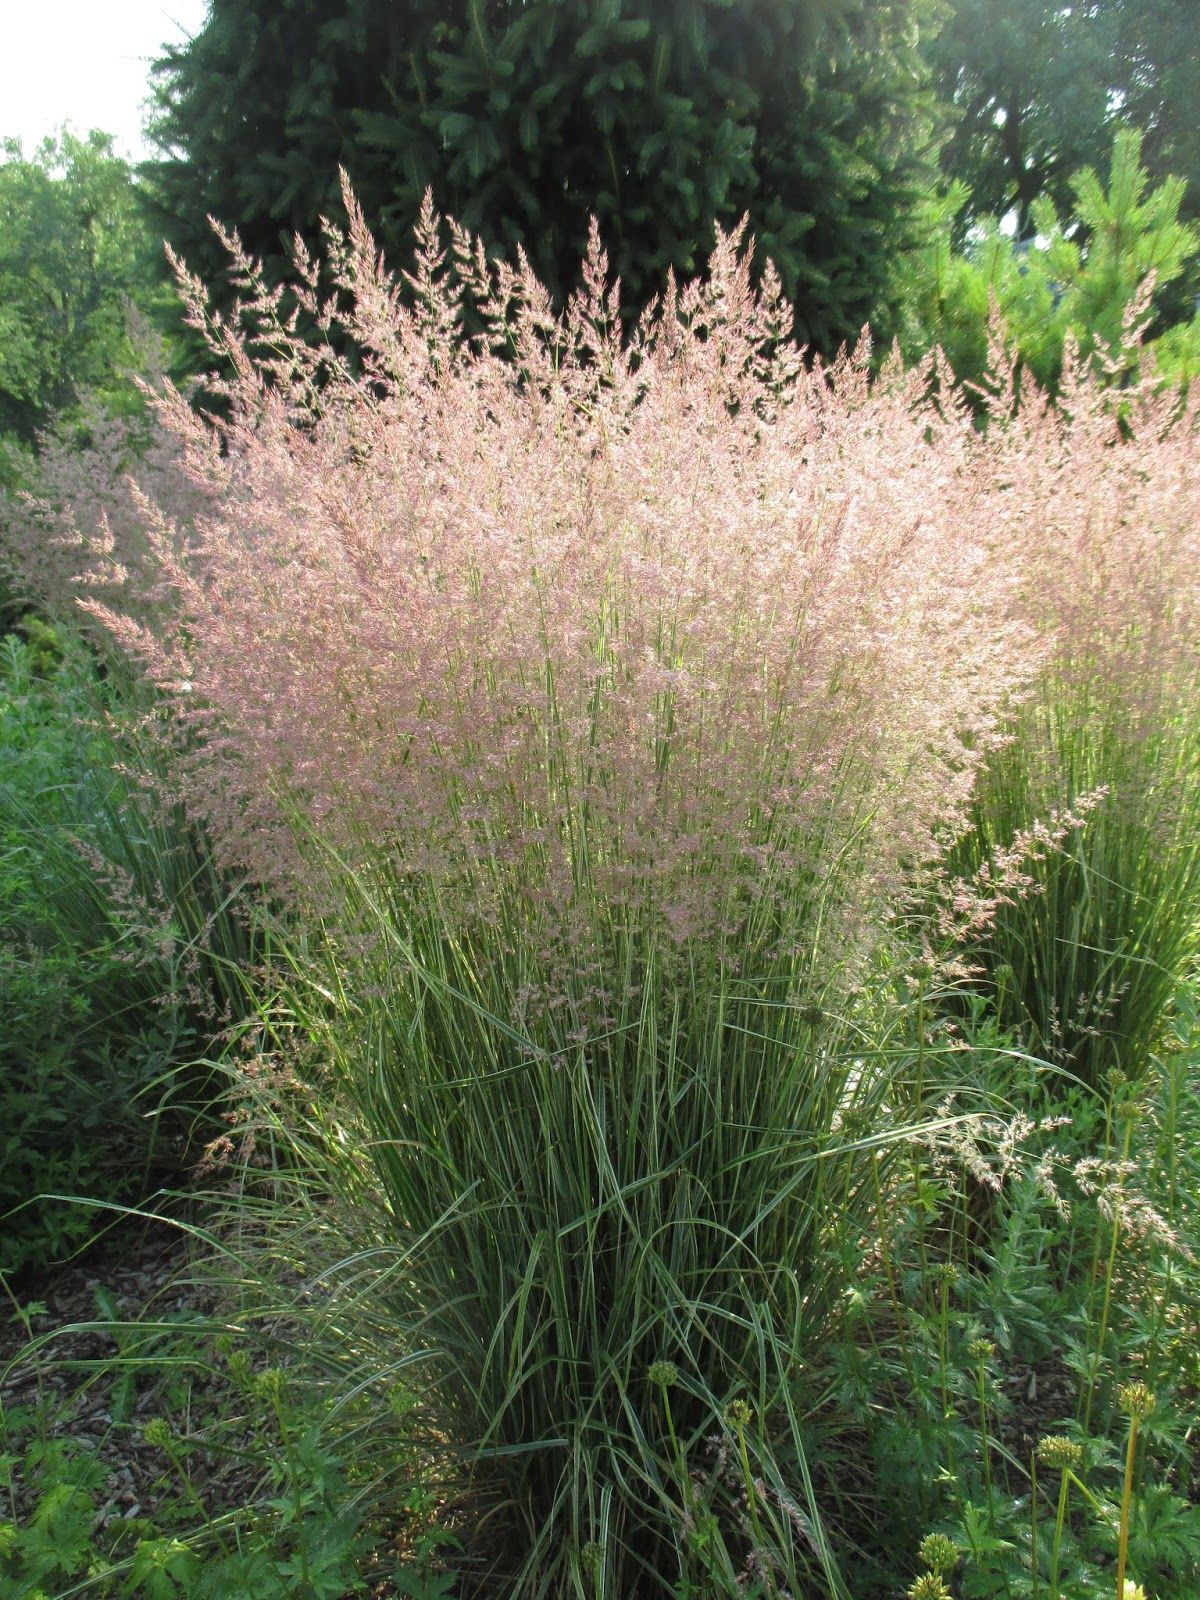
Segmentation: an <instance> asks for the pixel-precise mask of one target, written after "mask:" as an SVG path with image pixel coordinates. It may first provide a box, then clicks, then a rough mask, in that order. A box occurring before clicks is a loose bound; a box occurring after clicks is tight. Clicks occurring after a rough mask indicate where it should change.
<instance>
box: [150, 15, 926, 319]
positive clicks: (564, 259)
mask: <svg viewBox="0 0 1200 1600" xmlns="http://www.w3.org/2000/svg"><path fill="white" fill-rule="evenodd" d="M935 9H936V0H736V3H734V0H405V3H404V4H395V3H393V0H212V5H211V9H210V13H209V17H208V21H207V23H206V25H205V27H204V28H203V29H202V31H201V32H200V33H199V34H198V35H197V36H196V37H195V38H194V39H193V40H191V41H190V42H189V43H187V44H185V45H183V46H181V47H178V48H175V49H172V50H170V51H168V53H167V55H166V57H165V58H164V60H163V61H162V62H161V63H160V64H159V79H158V82H159V108H158V115H157V120H156V124H155V136H156V138H157V140H158V142H159V146H160V148H161V150H162V158H161V159H160V160H159V161H157V162H156V163H153V164H152V165H151V167H150V168H149V169H148V172H147V176H148V177H149V179H150V181H151V184H152V188H153V192H154V194H155V196H156V199H157V204H158V207H159V211H160V216H159V221H160V223H161V225H162V228H163V231H164V232H165V233H166V234H167V235H168V237H169V238H170V239H171V241H172V243H173V244H175V245H176V246H177V247H179V248H180V249H181V250H182V251H183V253H184V254H185V255H186V256H187V258H188V260H189V262H190V263H191V264H192V265H193V266H194V267H195V268H196V269H197V270H198V271H199V272H200V273H201V274H202V275H204V276H206V277H207V278H209V280H210V281H211V280H212V278H213V277H214V276H215V275H216V274H218V273H219V272H220V271H221V270H222V267H223V265H224V261H223V257H222V255H221V252H220V251H219V248H218V247H217V246H216V244H215V241H213V240H212V239H211V237H210V235H209V233H208V230H207V227H206V223H205V217H206V215H211V216H214V217H217V218H219V219H220V220H221V221H222V222H224V223H227V224H231V225H234V226H236V227H237V228H238V229H239V231H240V232H241V234H242V237H243V240H244V241H245V243H246V245H247V247H248V248H249V249H250V251H251V252H252V253H253V254H255V255H257V256H260V257H262V258H263V259H264V261H265V263H266V266H267V270H268V273H269V274H271V273H281V270H282V266H283V260H284V257H285V254H286V248H287V243H288V241H289V240H290V238H291V236H292V235H293V233H296V232H298V233H300V234H301V235H302V236H303V237H305V238H306V240H309V241H310V242H311V241H312V239H313V238H314V236H315V234H316V233H317V230H318V218H319V217H320V216H321V215H322V214H326V215H328V216H330V217H335V216H336V215H337V214H338V202H337V169H338V167H339V166H343V167H345V169H346V170H347V172H348V173H349V175H350V178H351V181H352V183H353V185H354V188H355V190H356V192H357V194H358V196H359V198H360V200H361V201H362V203H363V206H364V210H365V211H366V214H367V216H368V218H369V219H370V221H371V223H372V225H373V226H374V227H375V228H376V230H377V233H378V236H379V238H380V242H381V244H382V245H383V247H384V249H385V251H386V253H387V254H388V255H389V257H390V258H392V259H394V260H400V259H403V257H404V256H405V254H406V253H407V250H408V246H409V235H410V229H411V227H412V224H413V221H414V219H415V217H416V214H417V210H418V207H419V204H420V200H421V197H422V194H423V192H424V191H425V189H426V188H427V187H429V188H431V189H432V191H433V195H434V200H435V202H436V204H437V205H438V207H439V208H441V209H442V210H443V211H445V212H449V213H451V214H453V215H454V216H456V217H458V218H459V219H460V220H461V221H462V222H463V223H464V224H465V225H467V226H468V227H469V228H471V229H472V230H473V231H475V232H477V233H479V234H480V235H481V236H482V237H483V239H484V241H485V243H486V245H487V247H488V248H489V250H491V251H494V252H495V253H497V254H503V255H505V256H507V257H509V258H512V257H513V256H514V255H515V252H516V249H517V247H518V246H520V247H522V248H523V249H524V250H525V251H526V253H527V254H528V256H529V258H530V260H531V263H532V265H533V267H534V269H535V270H536V272H537V273H538V274H539V276H540V277H541V278H542V280H543V281H544V282H545V283H546V284H547V285H548V286H549V287H550V289H551V291H552V292H553V293H555V294H558V295H561V294H562V293H563V292H564V291H565V290H566V288H567V287H569V286H570V285H571V284H573V283H574V281H575V279H576V274H577V269H578V264H579V261H580V259H581V258H582V255H583V252H584V249H585V246H586V240H587V228H588V219H589V216H590V215H591V214H595V216H596V217H597V218H598V219H599V223H600V227H601V232H602V235H603V237H604V240H605V244H606V246H607V247H608V249H609V252H610V256H611V260H612V264H613V267H614V269H615V270H616V271H617V272H618V273H619V274H620V277H621V281H622V304H623V307H624V308H625V309H626V310H628V311H635V310H638V309H640V308H641V306H642V305H644V304H645V302H646V301H647V300H648V298H649V297H650V296H651V295H652V294H653V293H655V292H657V291H658V290H659V289H660V288H661V287H662V284H663V282H664V279H665V276H666V273H667V269H668V268H674V269H675V270H676V272H678V273H681V274H683V273H691V272H693V271H695V270H696V268H697V267H698V266H699V265H700V264H701V263H702V262H703V260H704V259H705V257H706V256H707V254H708V251H709V249H710V248H711V246H712V243H713V237H714V232H713V225H714V223H716V222H720V223H722V224H724V225H725V226H728V225H730V224H732V223H734V222H736V220H737V219H738V218H739V217H740V216H741V215H742V214H743V213H745V212H748V213H749V216H750V224H751V229H752V231H753V233H754V234H755V236H756V238H757V241H758V254H759V259H760V260H762V259H765V258H766V257H768V256H769V257H770V258H771V259H773V260H774V262H775V264H776V266H777V267H778V269H779V271H780V274H781V276H782V279H783V283H784V287H785V290H786V291H787V293H788V294H789V295H790V296H791V297H793V298H794V300H795V303H796V309H797V321H798V330H799V332H800V334H801V336H802V337H803V338H805V339H806V340H808V341H811V342H812V343H814V344H815V345H816V346H818V347H819V348H822V349H830V348H832V347H834V346H836V345H837V344H838V343H839V342H840V341H841V340H843V339H845V338H847V337H850V336H853V335H854V334H855V333H856V332H857V330H858V328H859V327H860V326H861V324H862V323H863V322H864V321H865V320H866V318H867V317H868V315H870V314H871V312H872V311H873V310H874V309H875V306H876V302H877V299H878V296H879V295H880V293H881V291H882V288H883V285H884V284H885V282H886V281H887V267H888V263H889V259H890V258H891V257H892V256H893V255H894V253H895V250H896V249H897V247H898V246H899V245H900V244H901V243H902V242H903V238H904V234H905V227H906V223H905V218H906V216H907V214H908V212H909V210H910V208H911V204H912V202H913V200H914V198H915V196H916V195H917V193H918V192H919V191H920V188H921V186H922V185H923V184H924V183H925V182H926V181H927V179H928V176H929V166H930V161H931V158H932V144H933V142H934V134H935V130H936V128H937V125H938V121H937V119H938V112H937V109H936V105H935V102H934V99H933V96H932V93H931V90H930V88H929V81H928V78H929V75H928V68H927V66H926V64H925V62H924V60H923V58H922V56H921V54H920V51H919V49H918V45H919V32H918V24H919V23H921V22H922V21H924V20H926V19H928V18H929V17H930V16H931V14H932V13H933V12H934V10H935Z"/></svg>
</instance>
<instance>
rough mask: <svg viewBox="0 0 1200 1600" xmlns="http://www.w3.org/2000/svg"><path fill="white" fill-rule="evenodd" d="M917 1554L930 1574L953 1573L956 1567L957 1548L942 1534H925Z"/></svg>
mask: <svg viewBox="0 0 1200 1600" xmlns="http://www.w3.org/2000/svg"><path fill="white" fill-rule="evenodd" d="M917 1554H918V1556H919V1557H920V1558H921V1560H922V1562H923V1563H924V1564H925V1566H927V1567H928V1568H929V1570H930V1571H931V1572H953V1571H954V1569H955V1567H956V1566H957V1565H958V1546H957V1545H956V1544H955V1542H954V1540H953V1539H948V1538H947V1537H946V1535H945V1534H944V1533H927V1534H926V1535H925V1537H924V1538H923V1539H922V1540H921V1543H920V1545H919V1547H918V1549H917Z"/></svg>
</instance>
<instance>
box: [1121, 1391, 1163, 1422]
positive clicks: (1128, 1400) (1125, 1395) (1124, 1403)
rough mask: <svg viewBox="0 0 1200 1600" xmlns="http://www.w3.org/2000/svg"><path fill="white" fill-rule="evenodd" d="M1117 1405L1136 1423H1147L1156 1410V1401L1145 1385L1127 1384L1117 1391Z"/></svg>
mask: <svg viewBox="0 0 1200 1600" xmlns="http://www.w3.org/2000/svg"><path fill="white" fill-rule="evenodd" d="M1117 1404H1118V1405H1119V1406H1120V1407H1121V1410H1122V1411H1123V1412H1124V1413H1125V1415H1126V1416H1127V1417H1132V1418H1133V1420H1134V1422H1145V1420H1146V1418H1147V1417H1148V1416H1150V1414H1151V1413H1152V1412H1153V1410H1154V1405H1155V1399H1154V1396H1153V1394H1151V1392H1150V1390H1149V1389H1148V1388H1147V1387H1146V1385H1145V1384H1144V1383H1141V1382H1138V1383H1125V1384H1122V1385H1121V1387H1120V1388H1119V1389H1118V1390H1117Z"/></svg>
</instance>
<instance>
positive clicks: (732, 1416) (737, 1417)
mask: <svg viewBox="0 0 1200 1600" xmlns="http://www.w3.org/2000/svg"><path fill="white" fill-rule="evenodd" d="M725 1421H726V1422H727V1423H728V1424H729V1426H730V1427H731V1428H736V1429H737V1430H738V1432H739V1433H741V1431H742V1430H743V1429H744V1428H748V1427H749V1426H750V1424H751V1423H752V1422H753V1421H754V1412H753V1411H751V1409H750V1407H749V1405H747V1403H746V1401H745V1400H731V1401H730V1402H729V1404H728V1405H727V1406H726V1407H725Z"/></svg>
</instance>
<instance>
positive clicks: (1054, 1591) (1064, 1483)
mask: <svg viewBox="0 0 1200 1600" xmlns="http://www.w3.org/2000/svg"><path fill="white" fill-rule="evenodd" d="M1070 1482H1071V1474H1070V1473H1069V1472H1068V1471H1067V1469H1066V1468H1065V1467H1064V1468H1063V1472H1062V1477H1061V1479H1060V1481H1059V1485H1058V1510H1057V1512H1056V1514H1055V1517H1054V1543H1053V1545H1052V1546H1051V1547H1050V1600H1059V1592H1058V1567H1059V1559H1060V1556H1061V1554H1062V1536H1063V1526H1064V1524H1065V1522H1066V1520H1067V1494H1068V1491H1069V1485H1070Z"/></svg>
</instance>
